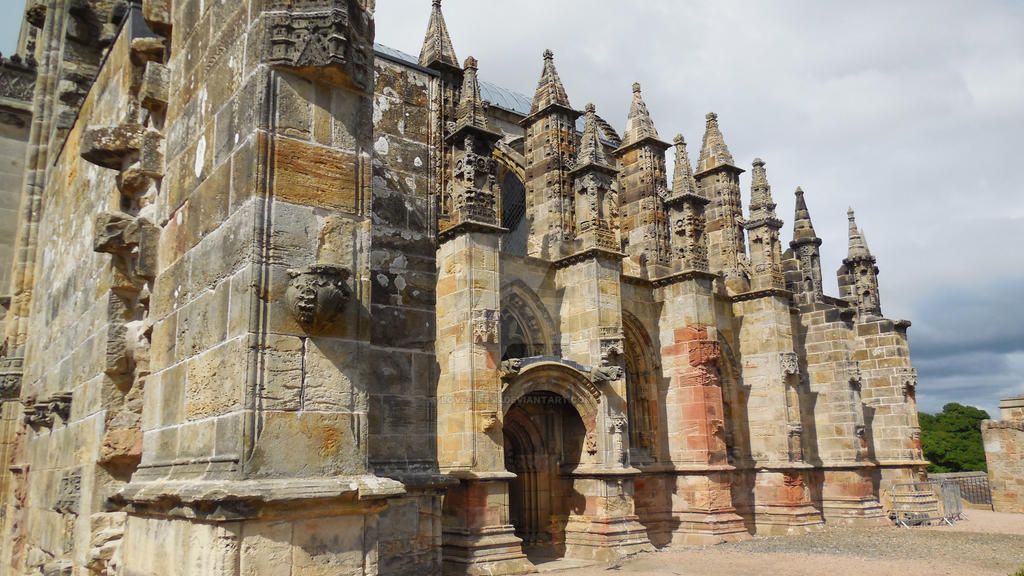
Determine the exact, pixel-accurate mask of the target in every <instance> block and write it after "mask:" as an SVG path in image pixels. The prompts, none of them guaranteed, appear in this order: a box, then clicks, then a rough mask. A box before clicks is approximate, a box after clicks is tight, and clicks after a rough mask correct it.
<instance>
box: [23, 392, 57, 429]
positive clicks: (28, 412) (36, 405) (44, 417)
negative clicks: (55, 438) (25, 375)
mask: <svg viewBox="0 0 1024 576" xmlns="http://www.w3.org/2000/svg"><path fill="white" fill-rule="evenodd" d="M23 402H24V404H25V409H24V416H25V423H26V424H28V425H29V426H31V427H33V428H36V429H38V428H49V427H51V426H53V415H52V414H50V411H49V407H50V405H49V403H48V402H36V399H35V397H34V396H30V397H28V398H26V399H25V400H23Z"/></svg>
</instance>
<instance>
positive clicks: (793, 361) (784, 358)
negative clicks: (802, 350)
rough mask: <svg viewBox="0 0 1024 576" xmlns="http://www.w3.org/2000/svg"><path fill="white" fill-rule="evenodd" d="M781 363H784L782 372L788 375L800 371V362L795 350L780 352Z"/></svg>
mask: <svg viewBox="0 0 1024 576" xmlns="http://www.w3.org/2000/svg"><path fill="white" fill-rule="evenodd" d="M779 363H780V364H781V365H782V373H783V374H784V375H786V376H793V375H794V374H797V373H798V372H799V371H800V364H799V362H798V360H797V357H796V354H795V353H793V352H783V353H782V354H779Z"/></svg>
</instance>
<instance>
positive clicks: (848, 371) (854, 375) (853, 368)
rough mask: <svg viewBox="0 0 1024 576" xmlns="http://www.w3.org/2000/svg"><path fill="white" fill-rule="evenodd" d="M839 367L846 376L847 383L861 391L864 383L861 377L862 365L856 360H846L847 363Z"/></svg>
mask: <svg viewBox="0 0 1024 576" xmlns="http://www.w3.org/2000/svg"><path fill="white" fill-rule="evenodd" d="M839 367H840V369H841V370H842V371H843V373H844V374H845V375H846V381H847V382H849V383H850V388H851V389H853V390H857V391H860V388H861V381H862V380H861V375H860V363H858V362H857V361H856V360H846V361H845V362H842V363H840V364H839Z"/></svg>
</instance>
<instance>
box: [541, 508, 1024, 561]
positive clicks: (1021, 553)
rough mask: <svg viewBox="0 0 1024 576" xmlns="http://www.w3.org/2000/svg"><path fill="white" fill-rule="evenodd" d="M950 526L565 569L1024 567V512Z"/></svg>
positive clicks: (775, 540) (825, 535)
mask: <svg viewBox="0 0 1024 576" xmlns="http://www.w3.org/2000/svg"><path fill="white" fill-rule="evenodd" d="M967 513H968V515H969V516H970V519H969V520H966V521H961V522H958V523H957V524H956V525H954V526H952V527H945V526H944V527H939V526H934V527H921V528H910V529H907V528H897V527H881V528H847V527H831V528H827V529H824V530H821V531H818V532H813V533H810V534H803V535H797V536H779V537H770V538H752V539H750V540H746V541H743V542H736V543H728V544H720V545H717V546H710V547H703V548H675V549H670V550H661V551H658V552H656V553H653V554H641V555H639V556H637V557H634V558H631V559H629V560H625V561H622V562H618V563H615V564H607V565H599V566H590V567H587V568H577V569H573V570H565V571H557V572H555V573H556V574H558V575H559V576H570V575H571V576H585V575H608V576H611V575H613V574H647V575H649V576H668V575H673V576H689V575H697V574H715V575H716V576H733V575H735V576H746V575H748V574H762V573H765V574H774V573H782V574H786V576H804V575H806V576H819V575H823V574H824V575H830V574H833V573H834V574H835V576H845V575H846V574H858V575H888V574H893V575H898V576H941V575H957V576H959V575H971V576H990V575H991V576H1007V575H1008V574H1012V573H1013V572H1015V571H1016V570H1017V569H1019V568H1021V567H1024V515H1022V514H997V513H994V512H989V511H978V510H968V511H967Z"/></svg>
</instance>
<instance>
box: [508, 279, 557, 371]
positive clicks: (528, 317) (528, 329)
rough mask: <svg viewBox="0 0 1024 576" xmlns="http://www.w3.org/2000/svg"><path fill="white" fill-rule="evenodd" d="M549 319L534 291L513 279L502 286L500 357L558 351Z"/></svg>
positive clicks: (525, 356) (538, 354)
mask: <svg viewBox="0 0 1024 576" xmlns="http://www.w3.org/2000/svg"><path fill="white" fill-rule="evenodd" d="M552 325H553V324H552V321H551V318H550V317H549V316H548V313H547V311H546V310H545V309H544V305H543V304H542V303H541V301H540V299H539V298H538V297H537V294H536V293H535V292H534V291H533V290H531V289H530V288H529V287H527V286H526V285H525V284H524V283H523V282H522V281H520V280H516V281H514V282H511V283H509V284H507V285H506V286H504V287H503V288H502V290H501V359H502V360H508V359H509V358H528V357H531V356H546V355H548V356H550V355H557V353H558V347H557V345H553V342H552V340H553V339H554V334H553V332H552Z"/></svg>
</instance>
